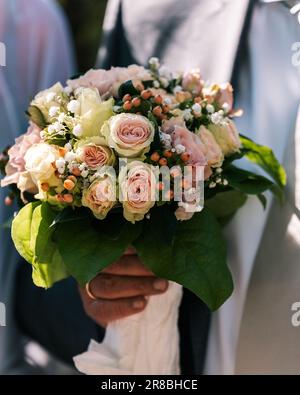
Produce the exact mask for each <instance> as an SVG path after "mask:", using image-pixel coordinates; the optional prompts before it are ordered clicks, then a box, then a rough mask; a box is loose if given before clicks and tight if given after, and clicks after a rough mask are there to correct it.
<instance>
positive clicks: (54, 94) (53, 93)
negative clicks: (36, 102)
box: [46, 92, 56, 103]
mask: <svg viewBox="0 0 300 395" xmlns="http://www.w3.org/2000/svg"><path fill="white" fill-rule="evenodd" d="M55 96H56V93H55V92H49V93H48V94H47V96H46V102H47V103H50V102H51V101H52V100H53V99H54V98H55Z"/></svg>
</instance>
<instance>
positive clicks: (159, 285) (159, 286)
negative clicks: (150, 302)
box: [153, 279, 168, 291]
mask: <svg viewBox="0 0 300 395" xmlns="http://www.w3.org/2000/svg"><path fill="white" fill-rule="evenodd" d="M167 285H168V283H167V281H166V280H162V279H158V280H155V281H154V283H153V288H154V289H155V290H156V291H165V290H166V288H167Z"/></svg>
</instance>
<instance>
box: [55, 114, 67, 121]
mask: <svg viewBox="0 0 300 395" xmlns="http://www.w3.org/2000/svg"><path fill="white" fill-rule="evenodd" d="M65 117H66V114H65V113H64V112H62V113H60V114H59V116H58V117H57V120H58V122H60V123H63V122H64V120H65Z"/></svg>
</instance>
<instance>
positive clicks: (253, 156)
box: [240, 136, 286, 200]
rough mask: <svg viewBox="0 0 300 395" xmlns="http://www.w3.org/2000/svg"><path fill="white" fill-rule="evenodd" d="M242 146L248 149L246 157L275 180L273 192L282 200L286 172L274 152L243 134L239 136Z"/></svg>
mask: <svg viewBox="0 0 300 395" xmlns="http://www.w3.org/2000/svg"><path fill="white" fill-rule="evenodd" d="M240 138H241V141H242V143H243V147H244V148H246V149H247V150H248V152H247V153H246V155H245V156H246V158H247V159H249V160H250V161H251V162H253V163H255V164H257V165H258V166H260V167H261V168H262V169H263V170H264V171H265V172H266V173H267V174H269V175H270V176H271V177H272V179H273V180H274V181H275V183H276V185H277V188H275V187H273V192H274V193H275V194H276V195H277V197H279V199H281V200H282V198H283V189H284V186H285V185H286V173H285V170H284V167H283V166H282V165H281V164H280V163H279V161H278V160H277V158H276V156H275V155H274V152H273V151H272V150H271V148H269V147H265V146H263V145H259V144H257V143H255V142H254V141H252V140H250V139H249V138H247V137H245V136H240Z"/></svg>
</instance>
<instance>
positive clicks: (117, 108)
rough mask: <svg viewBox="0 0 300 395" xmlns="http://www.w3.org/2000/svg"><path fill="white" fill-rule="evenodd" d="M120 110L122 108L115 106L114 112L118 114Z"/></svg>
mask: <svg viewBox="0 0 300 395" xmlns="http://www.w3.org/2000/svg"><path fill="white" fill-rule="evenodd" d="M120 109H121V107H120V106H113V112H118V111H119V110H120Z"/></svg>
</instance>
